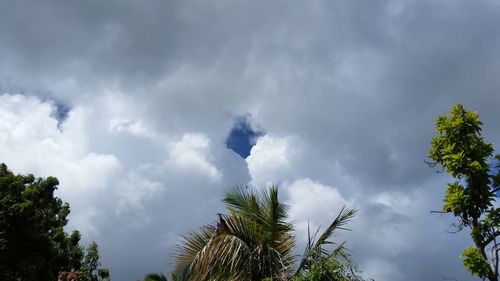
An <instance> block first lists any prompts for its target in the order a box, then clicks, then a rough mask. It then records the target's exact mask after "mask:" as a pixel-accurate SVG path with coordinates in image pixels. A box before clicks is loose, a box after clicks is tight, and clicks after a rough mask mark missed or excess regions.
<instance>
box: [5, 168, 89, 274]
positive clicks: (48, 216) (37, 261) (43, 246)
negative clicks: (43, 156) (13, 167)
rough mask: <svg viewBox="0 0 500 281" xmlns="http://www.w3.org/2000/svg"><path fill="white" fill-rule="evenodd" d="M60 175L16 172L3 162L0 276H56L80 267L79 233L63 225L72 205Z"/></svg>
mask: <svg viewBox="0 0 500 281" xmlns="http://www.w3.org/2000/svg"><path fill="white" fill-rule="evenodd" d="M58 184H59V182H58V181H57V179H56V178H53V177H48V178H46V179H42V178H35V177H34V176H33V175H26V176H24V175H14V174H13V173H12V172H10V171H9V170H8V169H7V166H6V165H5V164H0V280H40V281H44V280H47V281H53V280H57V275H58V272H59V271H61V270H64V271H71V270H73V269H78V268H80V264H81V259H82V256H83V250H82V248H81V247H80V246H79V244H78V243H79V241H80V234H79V233H78V231H74V232H72V233H71V234H68V233H66V232H65V231H64V226H65V225H66V224H67V222H68V221H67V216H68V214H69V212H70V209H69V205H68V204H67V203H63V202H62V200H61V199H59V198H57V197H54V191H55V190H56V189H57V185H58Z"/></svg>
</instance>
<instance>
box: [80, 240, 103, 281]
mask: <svg viewBox="0 0 500 281" xmlns="http://www.w3.org/2000/svg"><path fill="white" fill-rule="evenodd" d="M99 258H100V257H99V247H98V246H97V243H96V242H92V243H90V245H89V247H88V248H87V253H86V255H85V258H84V259H83V262H82V266H81V272H82V276H81V277H80V280H82V281H101V280H102V281H105V280H110V275H109V269H107V268H99V266H101V263H100V261H99Z"/></svg>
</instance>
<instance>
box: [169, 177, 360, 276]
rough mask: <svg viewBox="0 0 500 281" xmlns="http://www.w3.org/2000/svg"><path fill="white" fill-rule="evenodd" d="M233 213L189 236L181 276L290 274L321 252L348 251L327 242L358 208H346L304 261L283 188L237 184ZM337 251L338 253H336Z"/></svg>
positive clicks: (228, 200) (230, 200)
mask: <svg viewBox="0 0 500 281" xmlns="http://www.w3.org/2000/svg"><path fill="white" fill-rule="evenodd" d="M223 202H224V203H225V204H226V206H227V208H228V210H229V214H227V215H226V214H219V215H218V221H217V224H215V225H206V226H204V227H202V228H201V229H200V230H199V231H196V232H190V233H188V234H186V235H184V236H183V242H182V244H181V245H180V246H179V247H178V252H177V255H176V256H175V258H174V267H175V273H176V275H177V276H178V277H179V279H180V280H197V281H205V280H259V281H260V280H263V279H265V278H271V279H272V280H274V281H281V280H289V279H290V278H291V277H292V276H294V275H296V276H302V275H304V274H305V273H306V272H308V271H309V270H311V269H312V267H313V265H314V264H315V261H319V260H320V258H323V259H325V258H328V259H330V260H331V259H333V258H334V257H336V255H338V254H339V253H341V254H342V255H344V253H345V251H344V248H343V244H342V245H341V246H339V247H337V249H335V250H334V251H332V252H329V251H327V250H326V248H325V247H324V246H325V245H327V244H332V242H330V241H329V240H328V239H329V238H330V237H331V236H332V234H333V232H334V231H335V230H336V229H342V227H343V225H345V224H346V223H347V221H349V220H350V219H351V218H352V217H353V216H354V215H355V213H356V211H355V210H344V209H343V210H342V211H341V213H340V214H339V216H338V217H337V218H336V219H335V220H334V221H333V223H332V224H331V225H330V226H329V227H328V228H327V229H326V231H325V232H324V233H323V234H322V235H321V236H320V238H318V240H316V241H314V240H315V239H314V236H313V237H311V236H310V235H309V243H308V245H307V247H306V251H305V253H304V255H303V258H302V260H301V261H300V263H299V266H298V267H297V268H296V266H295V263H296V261H297V256H296V255H294V254H293V249H294V246H295V237H294V236H293V234H292V232H293V225H292V224H290V223H288V222H287V221H286V219H287V217H288V216H287V206H286V205H284V204H282V203H280V202H279V201H278V188H277V187H276V186H271V187H270V188H268V189H266V190H263V191H260V192H257V191H255V190H253V189H251V188H248V187H242V186H236V187H235V188H234V190H232V191H230V192H228V193H226V196H225V198H224V200H223ZM334 253H335V256H334V255H333V254H334Z"/></svg>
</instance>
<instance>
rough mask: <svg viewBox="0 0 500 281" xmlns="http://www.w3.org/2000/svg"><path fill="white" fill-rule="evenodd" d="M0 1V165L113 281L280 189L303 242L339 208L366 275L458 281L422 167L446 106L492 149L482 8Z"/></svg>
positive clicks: (496, 14) (492, 35)
mask: <svg viewBox="0 0 500 281" xmlns="http://www.w3.org/2000/svg"><path fill="white" fill-rule="evenodd" d="M0 3H1V9H0V38H1V40H0V61H1V63H0V162H5V163H6V164H7V165H8V167H9V168H10V169H11V170H12V171H14V172H16V173H33V174H35V175H37V176H42V177H46V176H49V175H52V176H56V177H58V179H59V180H60V186H59V189H58V191H57V195H58V196H59V197H61V198H62V199H63V200H64V201H67V202H69V203H70V205H71V214H70V216H69V219H70V222H69V224H68V230H72V229H78V230H80V231H81V233H82V238H83V241H84V243H90V242H91V241H96V242H97V243H98V244H99V247H100V251H101V256H102V263H103V265H104V266H106V267H109V268H110V269H111V275H112V278H113V280H123V281H134V280H137V279H139V278H141V277H143V276H144V275H146V274H147V273H150V272H160V271H162V272H168V270H169V264H170V260H171V258H172V255H174V253H175V245H176V244H177V243H178V242H179V241H180V237H181V234H182V233H185V232H186V231H191V230H196V229H198V228H199V227H200V226H202V225H204V224H206V223H211V222H214V221H215V220H216V214H217V213H220V212H223V211H224V206H223V204H222V203H221V201H220V200H221V198H222V196H223V194H224V192H226V191H227V190H230V189H231V187H232V186H234V185H236V184H242V185H252V186H255V187H256V188H265V186H266V185H269V184H277V185H279V192H280V198H281V200H282V201H283V202H285V203H286V204H288V205H289V206H290V209H289V214H290V220H291V221H292V222H294V224H295V235H296V236H297V237H298V240H299V241H301V242H302V243H303V242H304V239H305V235H306V234H307V225H308V222H309V224H310V226H311V227H312V228H316V227H321V226H325V225H328V224H329V222H330V221H331V219H333V218H334V217H335V215H336V214H337V213H338V212H339V211H340V209H341V208H342V206H344V205H345V206H348V207H354V208H358V209H359V213H358V215H357V216H356V218H355V219H354V220H353V221H352V222H351V223H350V224H349V227H350V228H351V231H350V232H344V233H338V235H337V236H336V239H337V241H339V242H341V241H344V240H345V241H347V244H346V246H347V247H348V248H349V249H350V250H351V251H352V254H353V258H354V260H355V262H356V263H357V265H358V267H359V269H360V270H362V271H363V272H362V275H363V276H364V277H366V278H374V279H375V280H377V281H378V280H380V281H382V280H386V281H397V280H408V281H420V280H443V278H455V279H456V280H474V279H473V278H472V277H471V276H470V275H469V273H468V272H466V271H465V270H464V269H463V268H462V264H461V261H460V259H459V255H460V253H461V252H462V251H463V249H465V248H466V247H468V246H470V245H472V242H471V240H470V238H469V237H468V234H467V233H466V232H465V231H464V232H461V233H458V234H450V233H449V232H450V231H451V230H453V228H452V227H451V224H452V223H453V222H455V220H454V219H453V217H451V216H446V215H439V214H432V213H430V211H431V210H440V209H441V206H442V203H441V200H442V197H443V193H444V190H445V185H446V182H448V181H449V180H450V178H448V177H447V176H446V175H445V174H442V173H436V169H435V168H434V169H433V168H430V167H428V165H427V164H425V162H424V160H425V159H426V157H427V153H428V151H429V148H430V140H431V138H432V136H433V135H434V134H435V131H434V124H435V119H436V117H437V116H438V115H440V114H445V113H448V112H449V111H450V108H451V106H452V105H454V104H457V103H462V104H463V105H464V106H465V107H466V108H467V109H470V110H474V111H477V112H478V113H479V115H480V117H481V120H482V121H483V123H484V131H483V135H484V137H485V139H486V140H487V141H489V142H491V143H493V144H498V143H499V142H500V127H499V126H498V123H497V120H498V108H499V105H500V93H499V91H500V79H499V77H498V76H499V73H500V71H499V70H500V2H498V1H497V0H477V1H466V0H458V1H449V0H419V1H416V0H413V1H412V0H407V1H396V0H390V1H389V0H387V1H383V0H373V1H348V0H344V1H340V0H325V1H321V0H311V1H293V0H292V1H288V0H287V1H285V0H282V1H280V0H276V1H244V0H241V1H233V0H231V1H230V0H214V1H202V0H186V1H159V0H151V1H134V0H126V1H124V0H120V1H118V0H109V1H97V0H89V1H62V0H61V1H56V0H49V1H24V0H20V1H3V0H0ZM497 147H498V145H497ZM497 151H498V150H497ZM299 244H300V243H299ZM298 252H301V249H298Z"/></svg>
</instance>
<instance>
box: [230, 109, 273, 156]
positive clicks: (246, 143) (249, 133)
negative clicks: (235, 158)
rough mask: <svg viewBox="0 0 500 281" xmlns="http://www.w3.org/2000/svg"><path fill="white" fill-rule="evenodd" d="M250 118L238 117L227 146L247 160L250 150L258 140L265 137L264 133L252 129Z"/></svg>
mask: <svg viewBox="0 0 500 281" xmlns="http://www.w3.org/2000/svg"><path fill="white" fill-rule="evenodd" d="M248 119H249V117H248V116H246V117H238V118H236V122H235V124H234V126H233V128H232V129H231V131H230V132H229V135H228V136H227V138H226V146H227V147H228V148H229V149H231V150H232V151H234V152H235V153H237V154H238V155H240V156H241V157H242V158H247V157H248V156H249V155H250V150H251V149H252V147H253V146H254V145H255V143H256V141H257V139H258V138H259V137H260V136H262V135H264V132H262V131H259V130H256V129H254V128H252V126H251V125H250V123H249V120H248Z"/></svg>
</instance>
